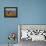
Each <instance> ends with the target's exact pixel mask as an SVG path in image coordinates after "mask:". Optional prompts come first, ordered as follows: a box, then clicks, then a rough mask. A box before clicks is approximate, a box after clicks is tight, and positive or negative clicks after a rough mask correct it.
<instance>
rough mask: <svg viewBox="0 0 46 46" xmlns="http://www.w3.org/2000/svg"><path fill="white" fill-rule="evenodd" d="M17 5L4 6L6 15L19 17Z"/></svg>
mask: <svg viewBox="0 0 46 46" xmlns="http://www.w3.org/2000/svg"><path fill="white" fill-rule="evenodd" d="M17 16H18V12H17V7H4V17H15V18H16V17H17Z"/></svg>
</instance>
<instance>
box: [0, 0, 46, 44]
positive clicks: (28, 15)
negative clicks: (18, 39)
mask: <svg viewBox="0 0 46 46" xmlns="http://www.w3.org/2000/svg"><path fill="white" fill-rule="evenodd" d="M7 6H13V7H14V6H15V7H16V6H17V7H18V18H4V7H7ZM17 24H46V0H10V1H9V0H8V1H7V0H4V1H3V0H0V44H1V43H4V44H5V43H8V39H7V36H8V34H9V32H11V31H12V32H17V31H18V30H17Z"/></svg>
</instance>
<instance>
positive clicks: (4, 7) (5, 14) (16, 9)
mask: <svg viewBox="0 0 46 46" xmlns="http://www.w3.org/2000/svg"><path fill="white" fill-rule="evenodd" d="M8 8H15V9H16V16H6V14H5V13H6V9H8ZM17 16H18V8H17V7H4V17H15V18H16V17H17Z"/></svg>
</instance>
